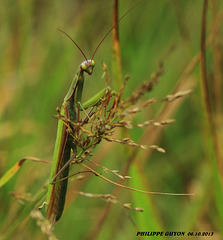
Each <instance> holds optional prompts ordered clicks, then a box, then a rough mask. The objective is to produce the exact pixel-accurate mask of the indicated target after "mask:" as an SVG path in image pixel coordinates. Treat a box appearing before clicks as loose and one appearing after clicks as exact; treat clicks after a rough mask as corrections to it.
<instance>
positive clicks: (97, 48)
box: [57, 0, 144, 62]
mask: <svg viewBox="0 0 223 240" xmlns="http://www.w3.org/2000/svg"><path fill="white" fill-rule="evenodd" d="M143 1H144V0H141V1H139V2H137V3H136V4H135V5H134V6H132V7H131V8H130V9H129V10H128V11H127V12H126V13H124V14H123V15H122V17H121V18H119V20H118V21H117V22H116V23H115V24H114V25H113V26H112V27H111V28H110V29H109V31H108V32H107V33H106V34H105V36H104V37H103V38H102V40H101V41H100V42H99V44H98V45H97V47H96V49H95V50H94V53H93V55H92V57H91V61H92V60H93V58H94V56H95V53H96V52H97V51H98V49H99V47H100V45H101V44H102V43H103V42H104V40H105V39H106V38H107V36H108V35H109V34H110V33H111V31H112V30H113V29H114V28H115V27H116V26H117V25H118V24H119V23H120V21H121V20H122V19H123V18H124V17H125V16H126V15H127V14H128V13H130V12H131V11H132V10H133V9H134V8H136V7H137V6H138V5H139V4H141V3H142V2H143ZM57 30H58V31H60V32H62V33H63V34H65V35H66V36H67V37H68V38H70V40H71V41H72V42H73V43H74V44H75V45H76V47H77V48H78V49H79V50H80V52H81V53H82V55H83V57H84V58H85V60H86V61H87V62H88V60H87V57H86V55H85V54H84V52H83V51H82V50H81V48H80V47H79V46H78V44H77V43H76V42H75V41H74V40H73V39H72V38H71V37H70V36H69V35H68V34H67V33H66V32H64V31H62V30H60V29H57Z"/></svg>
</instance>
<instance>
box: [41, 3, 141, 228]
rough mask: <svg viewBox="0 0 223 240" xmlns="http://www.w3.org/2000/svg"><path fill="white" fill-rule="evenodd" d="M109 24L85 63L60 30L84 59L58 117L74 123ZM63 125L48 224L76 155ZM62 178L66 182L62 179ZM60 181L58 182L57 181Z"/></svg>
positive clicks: (94, 100)
mask: <svg viewBox="0 0 223 240" xmlns="http://www.w3.org/2000/svg"><path fill="white" fill-rule="evenodd" d="M141 2H143V0H142V1H139V2H138V3H136V4H135V5H134V6H133V7H132V8H130V9H129V10H128V11H127V12H126V13H125V14H124V15H123V16H122V17H121V18H120V19H119V20H118V22H117V24H118V23H119V22H120V21H121V20H122V19H123V18H124V17H125V16H126V15H127V14H128V13H129V12H130V11H131V10H132V9H134V8H135V7H136V6H137V5H138V4H140V3H141ZM117 24H115V25H113V26H112V27H111V29H110V30H109V31H108V32H107V34H106V35H105V36H104V37H103V38H102V40H101V41H100V43H99V44H98V46H97V47H96V49H95V51H94V53H93V55H92V57H91V59H90V60H87V58H86V56H85V54H84V53H83V51H82V50H81V49H80V47H79V46H78V45H77V43H76V42H75V41H74V40H73V39H72V38H71V37H70V36H69V35H68V34H67V33H65V32H64V31H62V30H59V31H61V32H62V33H64V34H65V35H66V36H67V37H69V38H70V39H71V41H72V42H73V43H74V44H75V45H76V47H77V48H78V49H79V50H80V52H81V53H82V55H83V56H84V58H85V61H84V62H82V63H81V64H80V66H79V68H78V70H77V72H76V74H75V76H74V79H73V82H72V83H71V86H70V88H69V90H68V93H67V94H66V96H65V98H64V101H63V104H62V107H61V110H60V114H61V115H63V116H66V117H67V118H69V119H70V120H71V121H73V122H77V121H78V118H79V111H80V108H81V107H82V105H81V97H82V92H83V85H84V74H85V73H87V74H88V75H91V74H92V73H93V68H94V66H95V62H94V60H93V58H94V56H95V53H96V52H97V50H98V49H99V46H100V45H101V43H102V42H103V41H104V40H105V38H106V37H107V36H108V35H109V34H110V32H111V31H112V30H113V28H114V27H115V26H116V25H117ZM108 91H110V88H109V87H106V88H105V89H103V90H101V91H100V92H99V93H98V94H96V95H95V96H93V97H92V98H91V99H90V100H88V101H87V103H85V104H83V106H84V108H85V107H86V108H87V107H88V106H92V105H94V104H96V103H97V102H98V101H100V99H101V98H102V97H103V96H104V94H105V93H106V92H108ZM67 130H68V129H67V126H65V124H64V123H63V121H62V120H61V119H59V122H58V128H57V137H56V142H55V149H54V154H53V162H52V167H51V173H50V184H49V186H48V191H47V199H46V205H47V208H46V216H47V217H48V218H49V219H50V218H51V217H52V219H53V220H52V225H53V224H54V223H55V222H57V221H58V220H59V219H60V217H61V215H62V212H63V209H64V204H65V196H66V191H67V181H68V180H67V178H66V177H67V176H68V174H69V164H70V163H71V161H72V160H73V159H74V158H75V157H76V155H77V148H76V145H75V144H74V143H73V142H72V137H71V136H70V135H69V133H68V131H67ZM71 150H72V151H73V156H71ZM64 178H66V179H64ZM61 179H63V180H62V181H60V180H61Z"/></svg>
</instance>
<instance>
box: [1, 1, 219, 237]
mask: <svg viewBox="0 0 223 240" xmlns="http://www.w3.org/2000/svg"><path fill="white" fill-rule="evenodd" d="M134 4H135V1H134V0H125V1H120V5H119V15H120V16H121V15H122V14H123V13H124V12H125V11H126V10H128V9H129V8H130V7H131V6H133V5H134ZM202 8H203V1H202V0H196V1H192V0H187V1H183V0H156V1H149V0H145V1H144V2H143V3H142V4H140V5H139V6H138V7H137V8H135V9H134V10H133V11H132V12H131V13H130V14H129V15H127V16H126V17H125V18H124V19H123V20H122V21H121V23H120V25H119V31H120V44H121V56H122V71H123V77H124V76H125V75H126V74H130V75H131V78H130V80H129V82H128V84H127V87H126V91H125V96H129V95H130V94H131V92H132V91H134V90H135V89H136V87H137V86H138V85H139V84H140V83H142V82H143V81H145V80H149V79H150V75H151V74H152V73H153V72H155V71H157V69H158V63H159V61H160V60H163V59H164V66H165V74H164V75H163V76H162V77H161V78H160V80H159V84H158V85H157V86H156V87H155V88H154V90H153V91H152V92H151V93H149V94H147V96H146V97H148V98H152V97H156V98H158V99H160V98H163V97H165V96H166V95H168V94H173V92H174V91H175V89H178V90H186V89H192V90H193V92H192V93H191V94H190V95H189V96H187V97H185V98H183V99H180V100H177V101H175V102H173V103H168V104H167V103H159V104H154V105H152V107H150V108H148V109H146V110H145V112H144V113H143V114H142V113H140V115H139V116H138V117H137V118H136V119H135V120H134V121H135V122H137V123H141V122H143V121H145V120H148V119H157V118H158V119H160V117H161V119H162V120H165V119H166V118H174V119H175V120H176V122H175V123H174V124H172V125H169V126H166V127H162V128H159V129H157V128H154V127H150V128H148V129H139V128H136V129H134V130H131V131H130V132H129V134H130V136H131V137H132V139H134V140H135V141H136V142H138V141H142V140H143V142H141V143H142V144H157V145H159V146H161V147H163V148H165V149H166V153H165V154H162V153H159V152H156V151H153V152H150V151H147V150H139V151H137V154H136V156H135V157H134V158H133V161H132V162H131V167H130V168H129V172H128V175H130V176H131V177H132V178H131V179H130V180H126V182H125V183H124V184H126V185H129V186H133V187H135V188H138V189H144V190H148V191H157V192H173V193H195V194H196V195H195V196H193V197H188V196H183V197H182V196H181V197H179V196H152V195H144V194H141V193H135V192H130V191H128V190H125V189H120V190H119V194H118V196H117V198H118V199H119V200H120V201H121V202H123V203H129V202H130V203H132V206H133V207H140V208H143V209H144V212H143V213H141V212H135V211H133V210H132V211H128V214H127V213H126V211H125V210H124V209H123V207H121V206H120V205H118V204H116V205H112V206H110V208H109V204H107V203H106V202H104V201H102V200H101V199H99V198H87V197H83V196H78V195H76V194H75V192H76V191H83V192H91V193H98V194H108V193H113V191H114V189H115V188H116V187H115V186H113V185H111V184H109V183H107V182H104V181H103V180H101V179H99V178H96V177H95V176H88V178H87V180H86V181H85V180H82V181H77V180H75V179H71V180H70V184H69V186H70V187H69V189H68V192H69V193H68V196H67V206H66V208H65V211H64V214H63V216H62V218H61V220H60V221H59V222H58V223H57V224H56V226H55V228H54V234H55V236H56V237H57V239H136V238H137V237H136V232H137V230H136V229H135V227H134V224H133V223H132V221H133V222H134V223H135V225H136V226H137V227H138V229H139V231H186V232H187V231H211V232H212V231H214V234H215V235H214V238H210V239H215V240H216V239H222V236H223V235H222V233H223V227H222V226H223V220H222V219H223V215H222V211H223V209H222V206H221V205H220V204H219V202H220V201H221V194H222V193H221V187H220V188H219V186H217V184H215V182H216V181H215V179H214V178H213V176H218V174H219V173H221V172H222V169H221V168H220V167H219V168H218V169H215V168H214V164H213V161H215V159H214V158H212V159H210V154H209V152H212V151H213V149H209V146H210V145H208V143H207V142H208V141H209V140H208V137H207V134H206V130H207V129H206V126H205V125H204V123H205V120H204V118H205V110H204V109H205V108H204V107H203V103H202V97H201V87H200V82H201V81H200V78H201V74H200V67H199V62H198V61H197V64H194V65H193V66H192V68H191V69H189V70H187V71H186V74H185V70H186V68H187V67H188V65H189V64H191V61H192V59H193V58H194V57H195V56H196V55H197V54H198V53H199V49H200V32H201V17H202ZM112 9H113V1H103V0H95V1H90V0H81V1H80V0H76V1H74V0H66V1H59V0H54V1H43V0H31V1H25V0H20V1H12V0H7V1H6V0H3V1H1V7H0V22H1V24H0V26H1V27H0V36H1V38H0V96H1V101H0V116H1V121H0V144H1V147H0V175H3V173H4V172H5V171H6V170H7V169H8V168H9V167H11V166H12V165H13V164H14V163H16V162H17V161H18V160H20V159H21V158H23V157H25V156H35V157H39V158H43V159H45V160H52V153H53V148H54V141H55V137H56V128H57V120H56V119H54V118H53V117H52V116H53V115H54V114H55V113H56V111H55V109H56V107H57V106H60V105H61V103H62V101H63V98H64V96H65V94H66V92H67V90H68V88H69V86H70V83H71V80H72V79H73V76H74V74H75V72H76V70H77V68H78V66H79V64H80V63H81V62H82V61H84V59H83V57H82V55H81V54H80V52H79V51H78V49H77V48H76V47H75V46H74V45H73V44H72V42H71V41H70V40H69V39H68V38H67V37H65V36H64V35H62V34H61V33H60V32H59V31H57V28H59V29H62V30H64V31H65V32H67V33H68V34H69V35H70V36H71V37H72V38H73V39H74V40H75V41H76V42H77V43H78V44H79V45H80V47H81V48H82V49H83V51H84V53H85V54H86V55H87V57H88V58H90V57H91V56H92V53H93V51H94V49H95V48H96V46H97V44H98V43H99V41H100V40H101V39H102V37H103V36H104V35H105V34H106V32H107V31H108V29H109V28H110V26H111V25H112ZM222 10H223V8H222V2H221V1H217V0H213V1H210V3H209V9H208V16H207V36H208V35H209V34H211V32H213V29H215V28H214V27H216V25H217V27H216V29H217V30H216V29H215V30H216V31H215V32H214V34H215V35H213V36H214V37H213V39H214V40H212V42H211V43H210V44H209V45H208V47H207V62H208V67H207V70H208V76H209V78H210V79H211V84H210V88H211V94H212V95H211V99H212V104H213V106H214V114H215V118H216V128H217V133H218V140H219V142H221V140H222V124H220V123H221V122H222V121H221V120H222V98H221V93H222V83H221V81H222V63H223V61H222V50H223V48H222V41H220V40H219V39H222V36H223V35H222V18H221V16H222ZM219 16H220V17H219ZM219 19H220V20H219ZM111 39H112V35H110V36H109V37H108V38H107V39H106V40H105V41H104V42H103V44H102V45H101V47H100V49H99V50H98V52H97V54H96V56H95V58H94V60H95V62H96V67H95V68H94V73H93V75H92V76H91V77H88V76H87V77H86V81H85V88H84V96H83V98H84V99H88V98H89V97H90V96H92V95H93V94H94V93H96V92H97V91H99V90H101V89H102V88H103V87H104V86H105V80H104V79H102V78H101V75H102V73H103V70H102V68H101V63H102V61H103V62H105V63H106V64H107V65H108V71H109V74H110V76H112V72H111V71H112V70H111V69H112V67H111V65H112V41H111ZM173 45H175V46H176V47H175V49H174V51H173V52H171V54H170V55H168V57H166V55H167V53H168V52H169V49H170V48H171V46H173ZM183 73H184V75H183V76H184V77H183V78H182V74H183ZM113 81H114V79H113V78H112V77H111V83H110V85H113V83H114V82H113ZM94 152H95V154H94V156H93V158H92V160H97V161H99V162H100V164H102V165H103V166H106V167H109V168H111V169H118V170H119V171H120V173H122V171H123V169H124V168H125V166H126V164H127V163H129V158H130V156H131V150H129V149H128V148H126V147H123V146H119V145H117V144H115V143H104V142H103V143H102V144H101V146H98V148H97V149H95V151H94ZM218 166H219V165H218ZM49 172H50V166H49V165H48V164H40V163H33V162H26V163H25V164H24V166H23V167H22V169H21V170H20V171H19V173H18V174H16V176H15V177H14V178H13V179H12V180H10V182H8V183H7V184H6V185H5V186H4V187H2V188H1V190H0V191H1V192H0V206H1V210H0V212H1V214H0V229H2V230H1V232H3V233H4V232H6V231H7V229H8V227H9V226H10V225H12V224H13V222H14V221H15V219H16V218H17V217H18V216H19V213H20V212H21V211H22V209H23V208H24V206H25V205H26V204H28V203H27V202H25V201H22V200H16V199H15V198H14V197H12V196H11V195H10V194H9V193H10V192H18V193H21V194H22V195H23V193H25V192H26V193H30V194H31V195H33V194H35V193H36V192H37V191H38V190H39V189H41V187H42V186H43V184H44V183H45V181H46V180H47V179H48V177H49ZM104 174H106V173H104ZM105 176H106V177H108V178H109V177H110V178H112V177H113V176H110V175H107V174H106V175H105ZM114 180H116V181H117V179H114ZM27 199H28V197H27ZM130 219H131V220H130ZM30 238H32V239H48V236H47V234H46V233H43V232H42V231H41V228H40V227H39V226H38V224H37V221H36V220H35V219H34V218H32V217H29V216H28V217H27V218H26V220H25V221H23V222H22V223H21V224H20V225H19V227H18V228H17V229H16V231H15V232H14V233H13V235H12V236H11V239H30ZM169 238H170V237H169ZM151 239H156V238H155V237H153V238H151ZM157 239H161V238H157ZM181 239H183V238H181ZM185 239H187V238H185ZM196 239H203V238H199V237H196ZM205 239H209V238H208V237H206V238H205Z"/></svg>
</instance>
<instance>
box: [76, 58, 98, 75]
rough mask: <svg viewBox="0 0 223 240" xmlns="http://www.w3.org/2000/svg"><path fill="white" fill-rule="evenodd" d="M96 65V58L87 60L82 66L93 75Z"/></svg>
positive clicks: (82, 68)
mask: <svg viewBox="0 0 223 240" xmlns="http://www.w3.org/2000/svg"><path fill="white" fill-rule="evenodd" d="M94 66H95V62H94V60H93V59H92V60H86V61H84V62H82V63H81V65H80V68H81V70H83V71H85V72H86V73H87V74H89V75H91V74H92V72H93V68H94Z"/></svg>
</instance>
